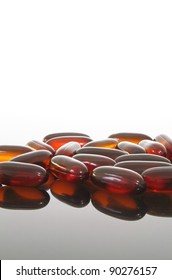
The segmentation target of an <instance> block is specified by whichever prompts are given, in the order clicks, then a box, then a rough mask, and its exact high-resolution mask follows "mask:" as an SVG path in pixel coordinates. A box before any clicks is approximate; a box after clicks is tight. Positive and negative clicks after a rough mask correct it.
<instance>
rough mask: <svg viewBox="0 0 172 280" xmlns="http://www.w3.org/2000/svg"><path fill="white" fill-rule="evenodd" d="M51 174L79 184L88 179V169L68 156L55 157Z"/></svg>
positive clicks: (52, 160) (52, 161)
mask: <svg viewBox="0 0 172 280" xmlns="http://www.w3.org/2000/svg"><path fill="white" fill-rule="evenodd" d="M50 170H51V172H52V173H53V174H54V175H55V176H56V177H58V178H59V179H62V180H65V181H69V182H71V183H72V182H73V183H79V182H82V181H84V180H86V179H87V178H88V175H89V173H88V169H87V167H86V166H85V164H83V163H82V162H80V161H79V160H76V159H74V158H71V157H68V156H54V157H53V158H52V159H51V164H50Z"/></svg>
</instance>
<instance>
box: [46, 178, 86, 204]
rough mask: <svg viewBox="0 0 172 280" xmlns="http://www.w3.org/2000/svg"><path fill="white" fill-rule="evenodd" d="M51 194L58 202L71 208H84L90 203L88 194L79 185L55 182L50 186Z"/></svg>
mask: <svg viewBox="0 0 172 280" xmlns="http://www.w3.org/2000/svg"><path fill="white" fill-rule="evenodd" d="M51 193H52V194H53V195H54V196H55V197H56V198H57V199H58V200H60V201H62V202H64V203H66V204H68V205H70V206H73V207H79V208H80V207H85V206H86V205H87V204H88V203H89V202H90V194H89V192H88V191H87V190H86V189H85V188H83V186H82V185H81V186H80V185H79V184H78V185H77V184H73V183H68V182H64V181H61V180H57V181H55V182H54V184H53V185H52V186H51Z"/></svg>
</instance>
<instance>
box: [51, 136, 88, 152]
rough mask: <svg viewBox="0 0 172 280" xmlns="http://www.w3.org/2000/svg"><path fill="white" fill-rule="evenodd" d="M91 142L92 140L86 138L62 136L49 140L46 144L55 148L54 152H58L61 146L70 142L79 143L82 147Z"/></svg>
mask: <svg viewBox="0 0 172 280" xmlns="http://www.w3.org/2000/svg"><path fill="white" fill-rule="evenodd" d="M90 141H92V139H90V138H89V137H86V136H61V137H54V138H52V139H49V140H48V141H47V142H46V143H47V144H48V145H50V146H51V147H53V149H54V150H58V149H59V148H60V147H61V146H63V145H64V144H66V143H68V142H77V143H79V144H80V146H81V147H82V146H84V145H85V144H86V143H88V142H90Z"/></svg>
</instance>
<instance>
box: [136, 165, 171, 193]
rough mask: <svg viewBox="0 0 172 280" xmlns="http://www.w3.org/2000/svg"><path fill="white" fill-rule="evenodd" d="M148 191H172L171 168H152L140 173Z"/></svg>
mask: <svg viewBox="0 0 172 280" xmlns="http://www.w3.org/2000/svg"><path fill="white" fill-rule="evenodd" d="M142 176H143V178H144V181H145V183H146V186H147V188H148V189H150V190H151V191H154V192H158V191H172V166H161V167H152V168H149V169H147V170H146V171H144V172H143V173H142Z"/></svg>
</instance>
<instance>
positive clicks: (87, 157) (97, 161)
mask: <svg viewBox="0 0 172 280" xmlns="http://www.w3.org/2000/svg"><path fill="white" fill-rule="evenodd" d="M73 158H75V159H77V160H79V161H81V162H83V163H84V164H85V165H86V166H87V168H88V171H89V173H90V174H91V172H92V171H93V170H94V169H95V168H96V167H98V166H104V165H106V166H113V165H115V161H114V160H113V159H111V158H108V157H105V156H101V155H93V154H77V155H75V156H73Z"/></svg>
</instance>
